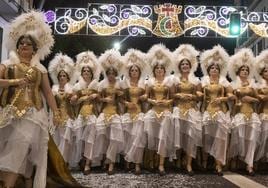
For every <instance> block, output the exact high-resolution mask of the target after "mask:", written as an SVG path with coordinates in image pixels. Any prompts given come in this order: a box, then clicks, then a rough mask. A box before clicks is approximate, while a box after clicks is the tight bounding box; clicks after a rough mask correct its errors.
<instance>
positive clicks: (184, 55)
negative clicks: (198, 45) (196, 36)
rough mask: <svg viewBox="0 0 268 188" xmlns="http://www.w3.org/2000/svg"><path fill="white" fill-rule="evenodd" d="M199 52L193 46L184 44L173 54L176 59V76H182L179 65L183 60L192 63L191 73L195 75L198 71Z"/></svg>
mask: <svg viewBox="0 0 268 188" xmlns="http://www.w3.org/2000/svg"><path fill="white" fill-rule="evenodd" d="M198 55H199V51H197V50H196V49H195V48H194V47H193V46H192V45H191V44H182V45H180V46H179V47H178V48H177V49H176V50H175V51H174V52H173V59H174V71H175V74H180V71H179V68H178V67H179V64H180V62H181V61H182V60H184V59H187V60H189V61H190V63H191V73H194V72H195V71H196V69H197V66H198V62H197V56H198Z"/></svg>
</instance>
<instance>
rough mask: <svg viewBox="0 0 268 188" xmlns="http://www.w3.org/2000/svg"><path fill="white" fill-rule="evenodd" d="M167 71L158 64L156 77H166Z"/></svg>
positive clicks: (155, 70)
mask: <svg viewBox="0 0 268 188" xmlns="http://www.w3.org/2000/svg"><path fill="white" fill-rule="evenodd" d="M165 73H166V69H165V67H164V66H163V65H159V64H157V65H156V66H155V68H154V75H155V77H157V76H165Z"/></svg>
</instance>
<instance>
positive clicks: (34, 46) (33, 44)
mask: <svg viewBox="0 0 268 188" xmlns="http://www.w3.org/2000/svg"><path fill="white" fill-rule="evenodd" d="M25 38H26V39H29V40H30V41H31V43H32V46H33V50H34V52H36V51H37V50H38V48H37V44H36V42H35V40H34V39H33V37H32V36H31V35H22V36H20V38H19V39H18V41H17V43H16V48H17V49H18V48H19V45H20V44H21V41H22V40H23V39H25Z"/></svg>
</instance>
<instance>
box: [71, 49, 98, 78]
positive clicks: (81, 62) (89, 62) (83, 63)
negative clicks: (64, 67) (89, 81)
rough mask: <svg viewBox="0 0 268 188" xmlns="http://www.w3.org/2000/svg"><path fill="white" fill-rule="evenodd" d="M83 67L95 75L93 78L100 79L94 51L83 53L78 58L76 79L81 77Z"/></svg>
mask: <svg viewBox="0 0 268 188" xmlns="http://www.w3.org/2000/svg"><path fill="white" fill-rule="evenodd" d="M83 67H89V68H90V69H91V71H92V73H93V78H94V79H98V78H99V75H100V68H99V65H98V60H97V57H96V55H95V54H94V53H93V52H92V51H85V52H81V53H80V54H78V55H77V56H76V67H75V68H76V70H75V71H76V73H75V75H76V77H80V76H81V71H82V69H83Z"/></svg>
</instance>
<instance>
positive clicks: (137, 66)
mask: <svg viewBox="0 0 268 188" xmlns="http://www.w3.org/2000/svg"><path fill="white" fill-rule="evenodd" d="M133 67H137V68H138V70H139V76H141V69H140V67H138V66H137V65H132V66H131V67H130V68H129V69H128V75H129V76H130V70H131V69H132V68H133Z"/></svg>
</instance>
